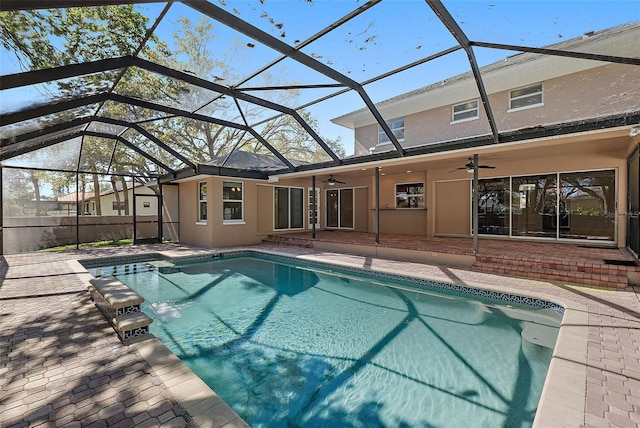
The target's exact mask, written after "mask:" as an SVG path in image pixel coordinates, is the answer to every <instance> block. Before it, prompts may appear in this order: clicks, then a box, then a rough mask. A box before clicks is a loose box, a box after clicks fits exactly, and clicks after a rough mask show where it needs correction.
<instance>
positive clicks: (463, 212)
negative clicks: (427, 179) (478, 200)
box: [432, 180, 471, 236]
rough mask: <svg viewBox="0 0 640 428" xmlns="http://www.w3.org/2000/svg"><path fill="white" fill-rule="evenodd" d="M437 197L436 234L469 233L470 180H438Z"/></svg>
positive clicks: (435, 194) (435, 192)
mask: <svg viewBox="0 0 640 428" xmlns="http://www.w3.org/2000/svg"><path fill="white" fill-rule="evenodd" d="M432 188H433V191H434V198H435V201H436V202H435V207H434V209H435V215H434V220H435V227H434V229H435V233H434V234H435V235H465V236H466V235H469V229H470V215H469V213H470V211H471V193H470V189H471V187H470V183H469V181H468V180H461V181H438V182H435V183H434V185H433V187H432Z"/></svg>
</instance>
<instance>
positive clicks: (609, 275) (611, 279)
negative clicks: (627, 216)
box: [472, 260, 629, 289]
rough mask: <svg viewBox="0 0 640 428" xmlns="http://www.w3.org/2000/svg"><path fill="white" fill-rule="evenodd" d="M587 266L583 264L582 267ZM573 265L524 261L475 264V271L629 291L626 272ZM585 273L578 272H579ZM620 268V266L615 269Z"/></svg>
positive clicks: (605, 267)
mask: <svg viewBox="0 0 640 428" xmlns="http://www.w3.org/2000/svg"><path fill="white" fill-rule="evenodd" d="M583 264H584V263H583ZM578 265H579V263H578V264H576V265H572V264H567V265H564V264H558V263H555V264H554V263H549V265H548V266H545V265H544V263H543V264H539V263H531V262H530V261H528V260H521V262H520V263H514V262H513V261H512V262H510V263H501V260H494V261H491V262H487V261H480V260H476V262H475V263H474V264H473V266H472V268H473V270H475V271H479V272H486V273H493V274H499V275H507V276H515V277H521V278H535V279H544V280H549V281H555V282H568V283H572V284H579V285H588V286H594V287H606V288H616V289H619V288H626V287H627V286H628V285H629V281H628V279H627V271H626V270H618V269H615V270H609V269H608V265H604V267H603V268H600V269H599V268H597V267H596V266H598V265H596V266H591V265H589V266H578ZM581 267H583V268H584V269H582V270H578V269H576V268H581ZM614 267H617V266H614Z"/></svg>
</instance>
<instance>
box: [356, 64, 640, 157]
mask: <svg viewBox="0 0 640 428" xmlns="http://www.w3.org/2000/svg"><path fill="white" fill-rule="evenodd" d="M543 87H544V89H543V98H544V105H543V106H539V107H533V108H529V109H522V110H515V111H511V112H508V111H507V110H508V108H509V91H510V90H511V89H516V88H511V89H510V90H507V91H501V92H497V93H494V94H490V95H489V102H490V104H491V107H492V112H493V115H494V118H495V121H496V124H497V126H498V129H499V131H500V132H504V131H509V130H514V129H519V128H523V127H530V126H536V125H543V124H551V123H559V122H564V121H575V120H580V119H586V118H591V117H597V116H607V115H613V114H619V113H623V112H627V111H634V110H636V109H637V106H638V101H637V100H638V99H640V69H639V68H638V67H634V66H630V65H625V64H610V65H606V66H602V67H598V68H594V69H590V70H586V71H583V72H580V73H573V74H569V75H565V76H562V77H559V78H555V79H550V80H547V81H544V82H543ZM468 95H469V97H468V98H466V99H460V100H459V101H458V103H462V102H465V101H469V100H473V99H477V98H478V95H477V90H475V89H474V90H472V91H470V92H469V94H468ZM479 104H480V110H479V119H477V120H470V121H467V122H457V123H451V108H452V104H449V105H445V106H442V107H437V108H433V109H429V110H426V111H423V112H419V113H414V114H409V115H406V116H404V120H405V123H404V125H405V131H404V132H405V141H404V142H403V143H402V145H403V146H404V147H410V146H415V145H423V144H427V143H432V142H438V141H449V140H454V139H459V138H465V137H471V136H478V135H485V134H489V133H490V129H489V125H488V121H487V119H486V114H485V112H484V110H483V109H482V105H481V103H479ZM385 119H387V120H390V119H394V118H391V117H388V118H387V117H385ZM355 141H356V144H355V151H356V154H357V155H362V154H366V153H368V152H369V149H370V148H372V147H375V145H376V144H377V142H378V125H377V123H372V124H370V125H366V126H362V127H359V128H356V130H355Z"/></svg>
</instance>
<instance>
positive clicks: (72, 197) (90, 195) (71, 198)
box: [56, 183, 144, 203]
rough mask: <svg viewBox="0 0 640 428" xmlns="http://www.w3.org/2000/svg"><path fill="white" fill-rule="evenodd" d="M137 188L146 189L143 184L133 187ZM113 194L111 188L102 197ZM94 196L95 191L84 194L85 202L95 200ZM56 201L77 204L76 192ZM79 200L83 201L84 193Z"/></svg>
mask: <svg viewBox="0 0 640 428" xmlns="http://www.w3.org/2000/svg"><path fill="white" fill-rule="evenodd" d="M136 187H144V185H142V184H136V185H134V186H133V188H136ZM131 189H132V188H131V187H129V183H127V190H131ZM121 191H122V190H119V192H121ZM112 193H114V191H113V189H112V188H110V189H109V190H105V191H103V192H100V196H106V195H110V194H112ZM93 196H94V192H93V191H91V192H84V200H85V201H88V200H91V199H93ZM56 200H57V201H58V202H73V203H75V202H76V192H73V193H69V194H67V195H62V196H58V197H57V198H56ZM77 200H78V201H82V192H78V197H77Z"/></svg>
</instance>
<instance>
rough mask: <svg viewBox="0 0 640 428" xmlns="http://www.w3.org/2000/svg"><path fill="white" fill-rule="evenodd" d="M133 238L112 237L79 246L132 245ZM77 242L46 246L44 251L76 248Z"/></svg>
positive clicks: (84, 247)
mask: <svg viewBox="0 0 640 428" xmlns="http://www.w3.org/2000/svg"><path fill="white" fill-rule="evenodd" d="M132 244H133V239H131V238H129V239H112V240H110V241H97V242H87V243H84V244H80V245H79V246H78V248H81V249H87V248H100V247H120V246H123V245H132ZM75 249H76V244H71V245H60V246H58V247H51V248H45V249H43V250H42V251H65V250H75Z"/></svg>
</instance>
